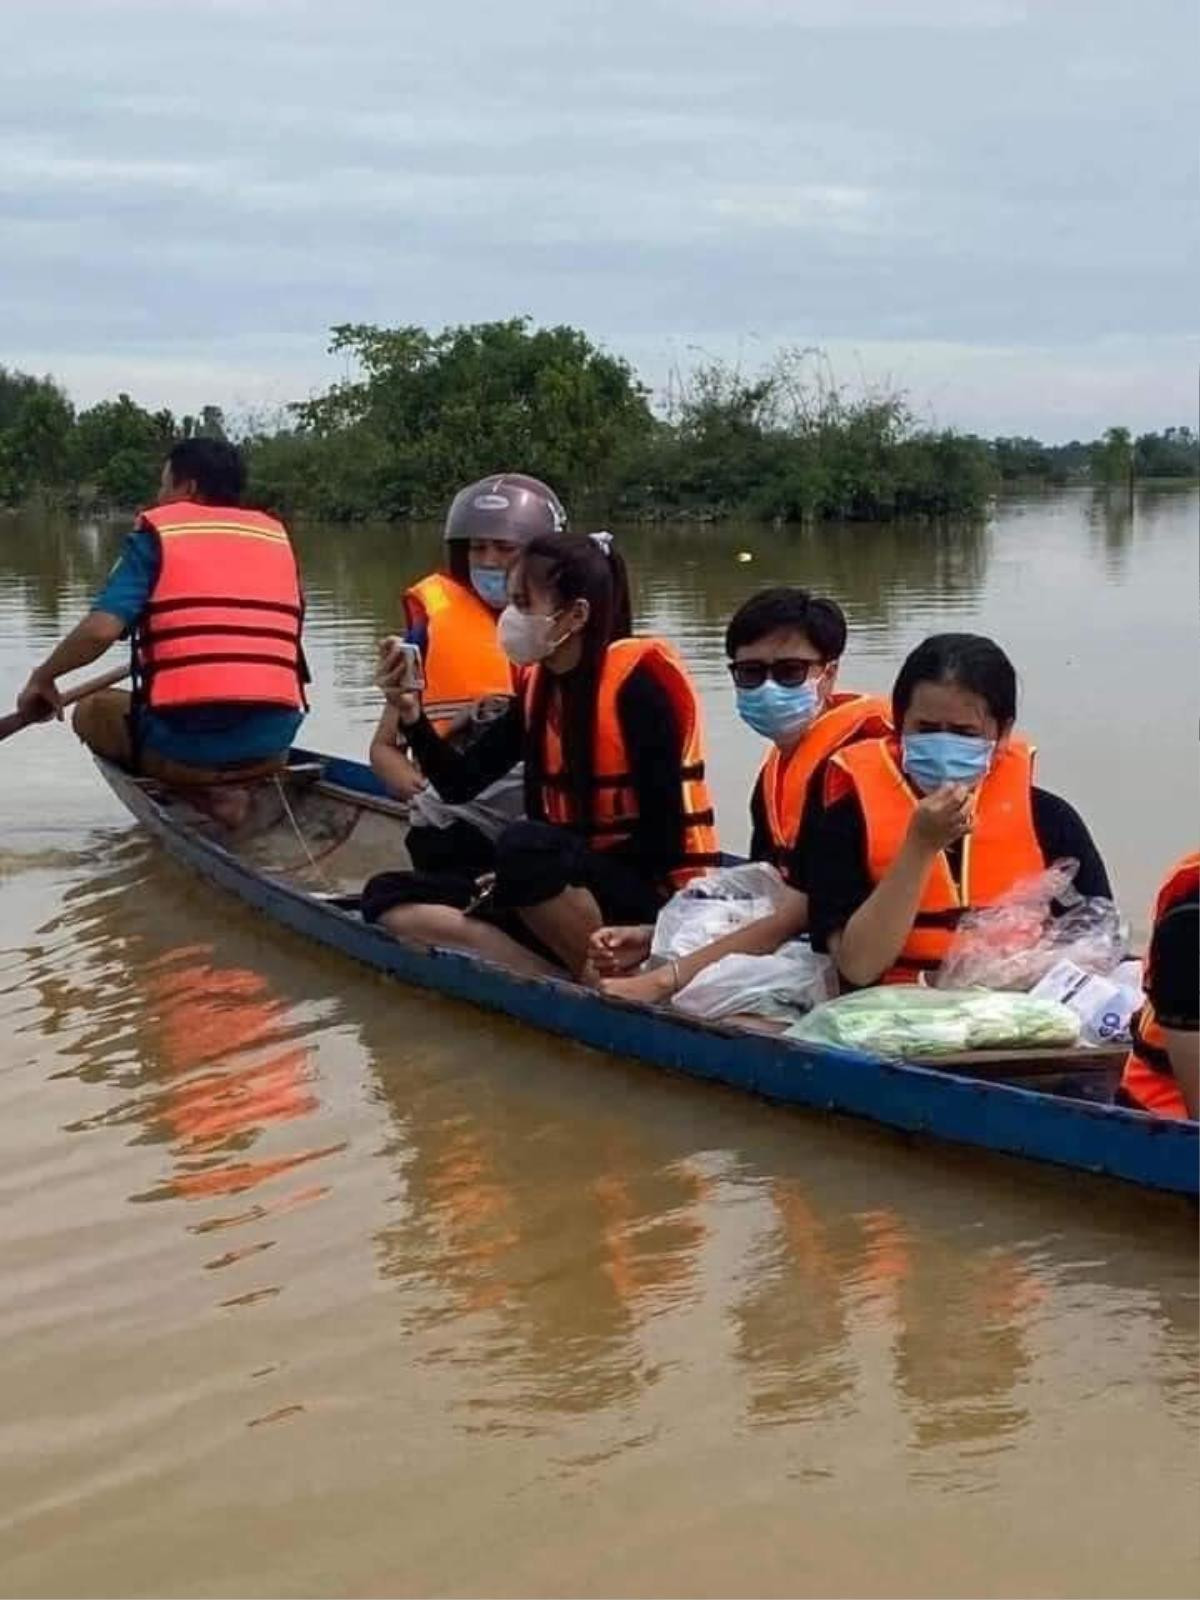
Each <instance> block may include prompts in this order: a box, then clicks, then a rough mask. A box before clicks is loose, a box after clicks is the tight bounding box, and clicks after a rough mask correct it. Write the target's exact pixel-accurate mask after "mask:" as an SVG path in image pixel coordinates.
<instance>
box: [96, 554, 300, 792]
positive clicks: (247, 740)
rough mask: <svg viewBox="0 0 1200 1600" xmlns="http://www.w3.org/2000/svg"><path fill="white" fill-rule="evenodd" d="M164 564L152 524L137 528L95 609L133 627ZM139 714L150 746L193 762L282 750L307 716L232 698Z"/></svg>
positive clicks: (214, 763)
mask: <svg viewBox="0 0 1200 1600" xmlns="http://www.w3.org/2000/svg"><path fill="white" fill-rule="evenodd" d="M158 567H159V554H158V540H157V539H156V538H155V536H154V534H153V533H151V531H150V529H149V528H141V527H138V528H135V529H134V530H133V532H132V533H131V534H130V535H129V537H128V538H127V539H126V541H125V543H124V545H123V546H122V549H121V554H120V555H119V556H118V557H117V560H116V563H115V564H114V566H113V569H112V571H111V572H110V573H109V575H108V577H107V578H106V579H105V582H104V587H103V588H102V589H101V590H100V593H99V594H98V595H97V596H96V598H95V600H94V601H93V602H92V610H93V611H105V612H107V613H108V615H109V616H110V617H116V618H117V619H118V620H119V621H120V622H122V623H123V624H124V626H125V629H126V631H129V630H130V629H132V628H133V626H134V624H135V623H136V622H137V621H138V619H139V617H140V616H141V615H142V613H143V612H144V611H145V609H146V607H147V605H148V604H149V602H150V595H151V592H152V590H153V588H154V585H155V583H156V582H157V581H158ZM138 715H139V719H140V721H139V727H138V735H139V738H140V739H141V742H142V744H143V745H145V746H146V748H147V749H151V750H154V751H155V752H157V754H158V755H160V756H164V757H165V758H166V759H167V760H169V761H181V762H185V763H186V764H188V765H189V766H193V767H222V766H228V765H232V764H234V763H237V762H240V761H261V760H263V759H265V758H266V757H267V756H273V755H277V754H278V753H279V752H280V751H281V750H287V749H289V748H290V746H291V744H292V742H293V740H294V739H295V737H296V733H297V731H298V729H299V727H300V724H301V722H303V720H304V713H303V712H302V711H288V710H286V709H284V708H283V707H281V706H280V707H276V706H267V707H264V708H261V709H254V710H249V709H247V707H245V706H239V705H234V704H229V703H227V704H224V705H220V704H213V705H211V706H185V707H181V708H180V709H179V710H178V711H170V712H162V711H149V710H146V709H145V708H142V709H141V710H140V711H139V713H138Z"/></svg>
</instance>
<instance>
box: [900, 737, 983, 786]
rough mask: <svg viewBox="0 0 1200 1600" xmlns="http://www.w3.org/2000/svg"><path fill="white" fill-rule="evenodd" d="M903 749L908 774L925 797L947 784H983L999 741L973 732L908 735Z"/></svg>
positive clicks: (903, 762) (901, 744)
mask: <svg viewBox="0 0 1200 1600" xmlns="http://www.w3.org/2000/svg"><path fill="white" fill-rule="evenodd" d="M900 747H901V765H902V766H903V768H904V770H905V772H906V773H907V774H908V776H909V777H910V778H911V779H912V781H913V782H914V783H915V784H916V786H917V788H918V789H920V790H921V792H922V794H932V793H933V791H934V790H935V789H940V788H941V786H942V785H943V784H944V783H979V782H980V780H981V779H982V778H984V777H985V776H986V775H987V770H988V768H989V767H990V766H991V764H992V754H993V752H994V751H995V748H996V742H995V740H994V739H984V738H981V737H980V736H979V735H978V734H973V733H907V734H905V735H904V737H903V739H902V740H901V741H900Z"/></svg>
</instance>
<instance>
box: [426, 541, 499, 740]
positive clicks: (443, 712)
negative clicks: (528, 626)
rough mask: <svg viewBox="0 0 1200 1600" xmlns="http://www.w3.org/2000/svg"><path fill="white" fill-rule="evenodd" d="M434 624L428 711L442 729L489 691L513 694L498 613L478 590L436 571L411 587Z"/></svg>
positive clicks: (428, 656)
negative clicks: (497, 632) (476, 591)
mask: <svg viewBox="0 0 1200 1600" xmlns="http://www.w3.org/2000/svg"><path fill="white" fill-rule="evenodd" d="M404 598H405V600H406V601H407V600H415V601H416V603H417V604H418V605H419V606H420V607H421V609H422V610H423V611H424V613H425V616H426V618H427V619H428V623H429V634H428V639H427V641H426V645H425V694H424V699H423V704H424V708H425V715H426V716H427V717H428V718H429V720H430V722H432V723H433V725H434V727H435V728H436V729H437V731H438V732H439V733H445V732H446V730H447V729H448V728H449V727H450V726H451V725H452V723H453V722H454V720H455V718H456V717H458V716H460V715H462V713H463V712H465V711H469V710H470V709H471V707H472V706H473V705H474V704H475V703H476V701H478V700H483V699H486V698H487V697H488V696H489V695H496V694H512V692H513V670H512V665H511V663H510V662H509V659H508V657H507V656H506V655H505V654H504V651H503V650H501V648H500V644H499V641H498V640H497V638H496V615H495V612H494V611H492V610H491V608H490V607H489V606H486V605H484V603H483V601H482V600H481V599H480V598H479V596H478V595H477V594H476V593H475V591H474V590H473V589H468V588H467V587H466V586H465V585H463V584H461V583H459V582H458V580H457V579H456V578H452V577H450V575H449V574H448V573H445V572H432V573H430V575H429V576H428V577H427V578H422V579H421V581H420V582H419V583H414V584H413V586H412V588H411V589H408V590H406V591H405V595H404Z"/></svg>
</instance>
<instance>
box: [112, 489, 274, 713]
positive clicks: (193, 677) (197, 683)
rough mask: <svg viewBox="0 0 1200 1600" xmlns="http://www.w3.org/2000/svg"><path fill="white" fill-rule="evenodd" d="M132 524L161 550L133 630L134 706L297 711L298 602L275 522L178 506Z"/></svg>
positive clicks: (256, 514)
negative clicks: (231, 705)
mask: <svg viewBox="0 0 1200 1600" xmlns="http://www.w3.org/2000/svg"><path fill="white" fill-rule="evenodd" d="M140 525H141V526H142V527H145V528H148V529H149V530H150V531H151V532H152V533H154V535H155V537H156V539H157V541H158V548H159V568H158V578H157V581H156V582H155V584H154V587H153V589H152V590H151V592H150V599H149V602H148V603H147V606H146V610H145V612H144V614H143V616H142V617H141V618H140V619H139V621H138V623H137V627H136V630H135V633H134V644H133V664H134V681H135V685H136V692H137V694H138V697H139V699H140V700H141V701H142V703H143V704H145V705H148V706H150V707H151V708H152V709H154V710H163V709H172V710H174V709H179V708H181V707H184V706H201V705H213V704H219V703H253V704H256V705H275V706H286V707H288V708H289V709H291V710H296V711H299V710H301V709H303V707H304V689H303V684H304V679H305V669H304V658H303V654H302V652H301V647H300V628H301V622H302V620H303V616H304V601H303V597H302V595H301V592H300V573H299V570H298V568H297V566H296V557H295V554H294V552H293V550H292V545H291V541H290V539H289V538H288V533H287V529H286V528H285V527H284V526H283V524H282V522H277V521H276V519H275V518H274V517H269V516H266V515H265V514H264V513H263V512H261V511H250V510H247V509H245V508H244V507H242V506H207V505H199V504H197V503H195V502H194V501H190V500H178V501H175V502H173V503H172V504H170V505H163V506H155V507H153V508H152V509H151V510H149V511H143V512H142V514H141V518H140Z"/></svg>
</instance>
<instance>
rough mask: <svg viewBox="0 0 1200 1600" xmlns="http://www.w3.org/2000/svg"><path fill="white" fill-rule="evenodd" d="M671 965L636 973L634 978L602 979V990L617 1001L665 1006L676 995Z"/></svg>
mask: <svg viewBox="0 0 1200 1600" xmlns="http://www.w3.org/2000/svg"><path fill="white" fill-rule="evenodd" d="M674 987H675V985H674V974H673V973H672V971H671V967H670V964H669V963H668V964H667V965H666V966H662V967H652V968H651V970H650V971H649V972H638V973H635V974H634V976H633V977H632V978H602V979H601V980H600V989H601V992H602V993H603V994H610V995H612V996H613V997H614V998H615V999H617V1000H640V1001H641V1002H642V1004H643V1005H665V1004H666V1002H667V1001H668V1000H669V999H670V998H671V995H672V994H673V993H674Z"/></svg>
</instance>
